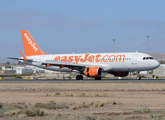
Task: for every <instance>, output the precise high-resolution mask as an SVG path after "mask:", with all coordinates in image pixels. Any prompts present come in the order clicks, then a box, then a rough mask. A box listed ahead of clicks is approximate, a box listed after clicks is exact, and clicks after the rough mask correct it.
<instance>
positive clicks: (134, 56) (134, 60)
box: [132, 54, 138, 64]
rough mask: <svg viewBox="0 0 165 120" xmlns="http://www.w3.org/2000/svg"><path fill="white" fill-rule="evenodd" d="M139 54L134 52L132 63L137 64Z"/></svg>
mask: <svg viewBox="0 0 165 120" xmlns="http://www.w3.org/2000/svg"><path fill="white" fill-rule="evenodd" d="M137 56H138V55H137V54H133V56H132V64H137Z"/></svg>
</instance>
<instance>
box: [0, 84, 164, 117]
mask: <svg viewBox="0 0 165 120" xmlns="http://www.w3.org/2000/svg"><path fill="white" fill-rule="evenodd" d="M164 94H165V83H1V84H0V95H1V96H0V119H2V120H7V119H11V118H12V120H17V119H21V120H24V119H25V120H29V119H30V120H31V119H32V120H33V119H38V120H40V119H43V120H44V119H48V120H58V119H60V120H139V119H146V120H161V119H162V120H164V119H165V118H164V116H165V112H164V111H165V102H164V101H165V97H164Z"/></svg>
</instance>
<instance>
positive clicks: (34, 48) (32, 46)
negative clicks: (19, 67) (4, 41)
mask: <svg viewBox="0 0 165 120" xmlns="http://www.w3.org/2000/svg"><path fill="white" fill-rule="evenodd" d="M21 36H22V41H23V46H24V50H25V55H26V56H33V55H46V54H45V53H43V52H42V51H41V49H40V48H39V47H38V45H37V44H36V42H35V41H34V40H33V38H32V37H31V36H30V34H29V33H28V31H27V30H21Z"/></svg>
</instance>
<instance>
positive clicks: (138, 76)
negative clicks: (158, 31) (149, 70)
mask: <svg viewBox="0 0 165 120" xmlns="http://www.w3.org/2000/svg"><path fill="white" fill-rule="evenodd" d="M139 73H140V71H138V72H137V77H136V79H137V80H141V77H140V75H139Z"/></svg>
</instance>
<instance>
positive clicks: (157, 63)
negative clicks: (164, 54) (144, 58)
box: [153, 60, 160, 69]
mask: <svg viewBox="0 0 165 120" xmlns="http://www.w3.org/2000/svg"><path fill="white" fill-rule="evenodd" d="M159 66H160V63H159V62H158V61H156V60H155V61H154V62H153V68H154V69H156V68H158V67H159Z"/></svg>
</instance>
